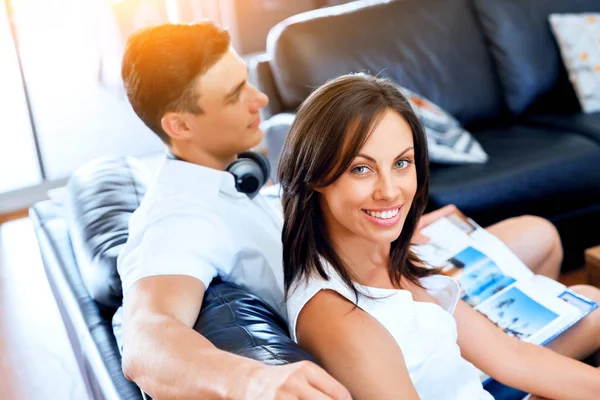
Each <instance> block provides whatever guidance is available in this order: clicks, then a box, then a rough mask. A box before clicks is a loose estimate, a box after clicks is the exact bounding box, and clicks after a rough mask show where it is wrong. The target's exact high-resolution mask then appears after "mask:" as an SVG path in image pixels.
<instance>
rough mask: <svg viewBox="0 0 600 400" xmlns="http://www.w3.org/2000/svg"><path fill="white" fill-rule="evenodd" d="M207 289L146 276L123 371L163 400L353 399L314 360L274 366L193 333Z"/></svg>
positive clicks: (130, 305) (131, 305)
mask: <svg viewBox="0 0 600 400" xmlns="http://www.w3.org/2000/svg"><path fill="white" fill-rule="evenodd" d="M204 292H205V287H204V284H203V283H202V282H201V281H200V280H198V279H196V278H193V277H189V276H184V275H161V276H153V277H147V278H144V279H141V280H139V281H138V282H136V283H135V284H134V285H133V286H132V287H131V288H130V290H129V291H128V293H127V296H126V298H125V301H124V315H123V371H124V373H125V376H126V377H127V378H128V379H130V380H132V381H134V382H136V383H137V384H138V386H140V388H142V390H144V391H145V392H146V393H148V394H149V395H151V396H152V397H153V398H155V399H157V400H160V399H171V398H177V399H261V400H263V399H284V398H285V399H306V400H308V399H322V400H326V399H335V400H337V399H340V400H342V399H343V400H347V399H350V395H349V394H348V392H347V391H346V389H345V388H344V387H343V386H342V385H340V384H339V383H338V382H337V381H335V380H334V379H333V378H331V377H330V376H329V375H328V374H327V373H326V372H325V371H323V370H322V369H320V368H319V367H317V366H316V365H314V364H312V363H308V362H301V363H295V364H290V365H286V366H276V367H275V366H267V365H264V364H262V363H259V362H257V361H254V360H251V359H248V358H245V357H240V356H236V355H234V354H231V353H227V352H224V351H221V350H219V349H217V348H215V347H214V346H213V345H212V344H211V343H210V342H209V341H208V340H207V339H206V338H204V337H203V336H202V335H200V334H199V333H197V332H196V331H194V330H193V329H192V328H191V327H192V326H193V325H194V323H195V322H196V319H197V318H198V314H199V311H200V307H201V305H202V299H203V296H204Z"/></svg>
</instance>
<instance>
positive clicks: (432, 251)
mask: <svg viewBox="0 0 600 400" xmlns="http://www.w3.org/2000/svg"><path fill="white" fill-rule="evenodd" d="M421 232H422V233H423V234H424V235H426V236H428V237H429V238H430V241H429V242H428V243H427V244H424V245H418V246H413V247H412V249H413V251H414V252H415V253H416V254H417V255H418V256H419V257H420V258H421V260H423V262H425V264H427V265H429V266H432V267H440V268H442V273H443V274H446V275H448V276H451V277H453V278H454V279H456V280H457V281H458V283H459V286H460V288H461V299H462V300H464V301H465V302H466V303H467V304H469V305H470V306H471V307H473V308H474V309H475V310H476V311H478V312H480V313H481V314H483V315H484V316H485V317H487V318H488V319H489V320H490V321H491V322H493V323H494V324H495V325H496V326H498V327H500V328H501V329H503V330H504V332H506V333H507V334H509V335H512V336H515V337H517V338H519V339H521V340H524V341H527V342H531V343H534V344H538V345H545V344H547V343H549V342H550V341H551V340H553V339H554V338H556V337H557V336H558V335H560V334H561V333H563V332H564V331H565V330H567V329H569V328H570V327H571V326H573V325H574V324H575V323H577V322H578V321H579V320H581V319H582V318H583V317H585V316H586V315H587V314H589V313H590V312H591V311H593V310H594V309H595V308H596V307H598V304H596V303H595V302H594V301H592V300H590V299H588V298H586V297H584V296H582V295H580V294H578V293H575V292H574V291H572V290H570V289H568V288H567V287H566V286H565V285H563V284H561V283H559V282H556V281H554V280H552V279H550V278H546V277H544V276H541V275H534V274H533V273H532V272H531V271H530V270H529V268H527V266H525V264H523V262H522V261H521V260H520V259H519V258H518V257H517V256H516V255H515V254H513V253H512V252H511V251H510V250H509V249H508V247H507V246H506V245H505V244H504V243H503V242H502V241H501V240H499V239H498V238H496V237H495V236H493V235H492V234H490V233H488V232H487V231H486V230H485V229H483V228H482V227H480V226H479V225H478V224H476V223H475V222H474V221H473V220H472V219H470V218H467V217H465V216H464V215H463V214H462V213H461V212H459V211H457V212H455V213H453V214H451V215H449V216H447V217H444V218H441V219H439V220H437V221H435V222H434V223H432V224H431V225H429V226H427V227H425V228H424V229H423V230H422V231H421ZM481 379H482V381H483V382H486V381H487V380H489V379H490V378H489V377H488V376H486V375H485V374H483V373H482V376H481Z"/></svg>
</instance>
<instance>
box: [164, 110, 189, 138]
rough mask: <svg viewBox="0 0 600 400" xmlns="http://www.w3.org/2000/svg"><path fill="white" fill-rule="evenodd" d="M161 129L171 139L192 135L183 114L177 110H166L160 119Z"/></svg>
mask: <svg viewBox="0 0 600 400" xmlns="http://www.w3.org/2000/svg"><path fill="white" fill-rule="evenodd" d="M160 126H161V127H162V129H163V131H165V132H166V134H167V135H169V137H170V138H171V139H173V140H186V139H188V138H190V137H191V136H192V131H191V129H190V126H189V124H188V122H187V120H186V118H185V115H183V114H181V113H177V112H172V111H170V112H168V113H166V114H165V115H163V117H162V118H161V120H160Z"/></svg>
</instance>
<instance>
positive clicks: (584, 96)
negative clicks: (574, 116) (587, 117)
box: [550, 13, 600, 113]
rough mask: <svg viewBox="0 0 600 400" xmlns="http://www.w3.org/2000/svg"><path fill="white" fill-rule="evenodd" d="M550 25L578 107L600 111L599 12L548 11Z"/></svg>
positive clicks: (585, 110)
mask: <svg viewBox="0 0 600 400" xmlns="http://www.w3.org/2000/svg"><path fill="white" fill-rule="evenodd" d="M550 26H551V27H552V32H553V33H554V36H555V37H556V40H557V42H558V45H559V47H560V52H561V55H562V58H563V62H564V63H565V66H566V68H567V71H568V72H569V79H570V80H571V83H572V84H573V88H574V89H575V93H577V98H578V99H579V104H580V105H581V109H582V110H583V112H585V113H592V112H596V111H600V14H593V13H582V14H551V15H550Z"/></svg>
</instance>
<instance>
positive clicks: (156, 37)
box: [121, 22, 230, 144]
mask: <svg viewBox="0 0 600 400" xmlns="http://www.w3.org/2000/svg"><path fill="white" fill-rule="evenodd" d="M229 44H230V38H229V34H228V33H227V31H226V30H224V29H221V28H219V27H218V26H216V25H215V24H213V23H212V22H202V23H198V24H193V25H183V24H163V25H158V26H153V27H150V28H145V29H142V30H140V31H138V32H136V33H134V34H133V35H131V36H130V37H129V39H128V40H127V45H126V47H125V53H124V55H123V62H122V65H121V76H122V78H123V83H124V85H125V91H126V93H127V97H128V98H129V102H130V103H131V106H132V107H133V110H134V111H135V113H136V114H137V115H138V117H140V119H141V120H142V121H143V122H144V123H145V124H146V126H148V128H150V129H151V130H152V131H153V132H154V133H156V134H157V135H158V136H159V137H160V138H161V140H162V141H163V142H164V143H166V144H169V143H170V139H169V136H168V135H167V134H166V132H165V131H164V130H163V129H162V126H161V119H162V117H163V115H165V113H167V112H169V111H174V112H190V113H194V114H200V113H202V110H201V109H200V107H199V106H198V96H197V93H196V91H195V88H196V85H195V83H196V80H197V79H198V77H200V76H202V74H204V73H205V72H206V70H208V69H209V68H210V67H212V66H213V65H214V64H215V63H216V62H217V61H218V60H219V59H221V57H222V56H223V54H225V53H226V52H227V50H228V49H229Z"/></svg>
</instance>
